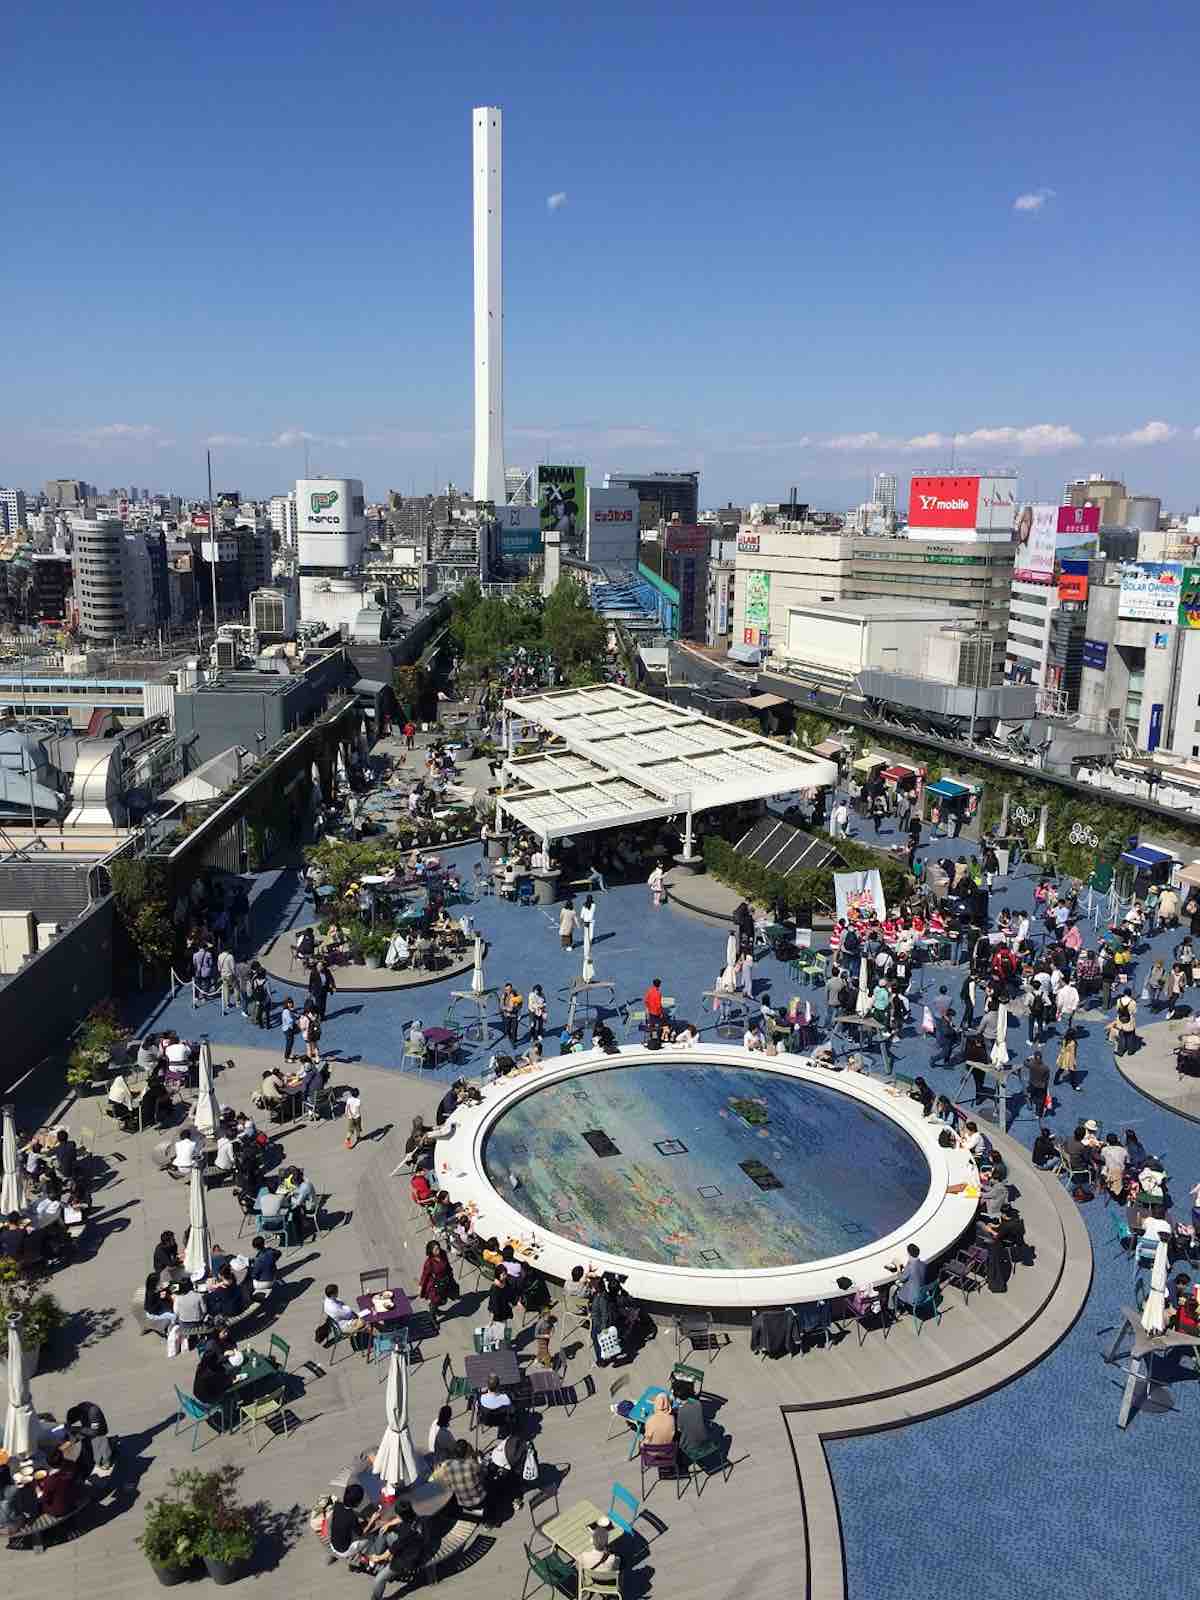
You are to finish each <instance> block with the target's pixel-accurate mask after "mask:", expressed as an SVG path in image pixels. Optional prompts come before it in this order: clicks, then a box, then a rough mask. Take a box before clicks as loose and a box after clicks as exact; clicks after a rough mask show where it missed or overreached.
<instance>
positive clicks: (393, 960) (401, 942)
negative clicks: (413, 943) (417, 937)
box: [383, 928, 412, 971]
mask: <svg viewBox="0 0 1200 1600" xmlns="http://www.w3.org/2000/svg"><path fill="white" fill-rule="evenodd" d="M411 954H412V952H411V950H410V949H409V944H408V940H407V939H406V938H405V937H404V934H403V933H402V932H401V931H400V929H399V928H397V929H396V931H395V933H393V934H392V937H391V939H390V940H389V941H388V947H387V950H386V951H385V953H384V957H383V964H384V966H385V967H388V968H389V969H391V970H393V971H394V970H395V969H396V968H397V967H406V966H407V965H408V962H409V957H410V955H411Z"/></svg>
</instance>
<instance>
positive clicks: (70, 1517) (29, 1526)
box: [8, 1485, 92, 1555]
mask: <svg viewBox="0 0 1200 1600" xmlns="http://www.w3.org/2000/svg"><path fill="white" fill-rule="evenodd" d="M91 1504H92V1495H91V1490H90V1489H88V1488H87V1487H86V1485H85V1487H84V1488H83V1490H82V1491H81V1492H80V1496H79V1499H78V1501H77V1502H76V1503H75V1505H73V1506H72V1507H71V1509H70V1511H68V1512H67V1513H66V1515H65V1516H62V1517H51V1516H40V1517H35V1518H34V1519H33V1521H32V1522H29V1523H26V1525H25V1526H24V1527H23V1528H18V1529H17V1530H16V1531H15V1532H12V1533H10V1534H9V1536H8V1548H9V1549H10V1550H16V1549H18V1548H19V1547H20V1541H21V1540H22V1539H28V1540H30V1541H31V1543H32V1546H33V1548H34V1549H35V1550H36V1551H37V1552H38V1554H39V1555H41V1554H42V1553H43V1552H44V1550H45V1548H46V1535H47V1534H49V1533H55V1532H57V1530H58V1529H59V1528H65V1527H67V1526H68V1525H69V1524H70V1523H72V1522H74V1521H75V1520H76V1518H77V1517H78V1516H79V1515H80V1513H81V1512H83V1511H86V1510H87V1508H88V1507H89V1506H90V1505H91Z"/></svg>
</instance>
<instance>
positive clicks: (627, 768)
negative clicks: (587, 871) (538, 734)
mask: <svg viewBox="0 0 1200 1600" xmlns="http://www.w3.org/2000/svg"><path fill="white" fill-rule="evenodd" d="M504 711H505V723H506V746H505V748H506V749H507V750H508V751H509V759H508V760H507V761H506V762H505V764H504V770H505V789H504V792H502V794H501V795H500V800H499V806H498V811H499V812H500V813H501V814H503V813H507V814H508V815H509V816H511V817H514V818H515V819H516V820H517V821H518V822H520V823H521V824H522V826H524V827H526V828H528V829H529V830H530V831H531V832H533V833H535V834H537V835H539V837H541V838H552V839H558V838H562V837H563V836H564V835H566V834H576V833H587V832H591V831H595V830H598V829H601V828H613V827H620V826H622V825H624V824H628V823H631V822H644V821H648V820H650V819H652V818H655V817H670V816H677V815H679V814H681V813H683V814H686V816H687V817H688V819H689V833H690V819H691V817H692V816H693V815H694V814H695V813H696V812H698V811H708V810H712V809H713V808H714V807H717V806H726V805H733V804H736V803H737V802H739V801H743V800H766V799H769V798H771V796H773V795H779V794H789V793H791V792H792V791H793V790H796V789H815V788H823V787H827V786H831V785H832V784H834V783H835V782H836V781H837V765H836V763H835V762H832V761H827V760H825V759H824V758H822V757H820V756H815V755H813V754H811V753H810V752H809V751H806V750H794V749H792V748H791V746H789V745H785V744H780V743H779V742H778V741H777V740H774V739H765V738H763V737H762V736H761V735H759V734H756V733H747V732H746V731H744V730H743V729H740V728H734V727H731V726H730V725H729V724H728V723H724V722H718V721H717V720H716V719H715V718H713V717H705V716H701V715H700V714H699V713H697V712H694V711H690V710H688V709H687V708H685V707H682V706H674V705H671V704H669V703H668V702H667V701H665V700H656V699H654V698H653V697H652V696H651V695H646V694H640V693H638V691H637V690H635V689H622V688H618V687H617V686H615V685H612V684H604V685H599V686H597V687H594V688H590V689H562V690H557V691H553V692H551V693H543V694H535V695H529V696H527V697H526V698H523V699H512V700H506V701H505V702H504ZM514 721H516V722H520V723H529V724H531V725H532V726H535V727H537V728H538V729H540V730H541V731H542V732H543V733H546V734H549V735H551V736H552V738H553V739H554V740H556V741H558V742H557V743H556V744H555V746H554V747H552V748H551V749H550V750H548V751H545V752H543V753H541V754H539V755H533V756H526V757H518V758H515V759H514V758H513V757H512V754H511V752H512V730H513V723H514Z"/></svg>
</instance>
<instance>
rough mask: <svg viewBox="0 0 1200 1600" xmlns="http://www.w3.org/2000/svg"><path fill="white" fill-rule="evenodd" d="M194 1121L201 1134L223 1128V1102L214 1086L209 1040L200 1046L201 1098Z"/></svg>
mask: <svg viewBox="0 0 1200 1600" xmlns="http://www.w3.org/2000/svg"><path fill="white" fill-rule="evenodd" d="M194 1121H195V1124H196V1127H197V1128H198V1129H199V1130H200V1132H201V1133H215V1132H216V1131H217V1129H218V1128H219V1127H220V1126H221V1102H220V1101H219V1100H218V1099H217V1091H216V1088H215V1086H214V1084H213V1062H212V1046H211V1045H210V1044H209V1042H208V1040H207V1039H205V1040H203V1041H202V1043H201V1045H200V1096H199V1099H198V1100H197V1101H196V1115H195V1118H194Z"/></svg>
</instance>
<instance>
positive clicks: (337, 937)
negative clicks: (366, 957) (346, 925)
mask: <svg viewBox="0 0 1200 1600" xmlns="http://www.w3.org/2000/svg"><path fill="white" fill-rule="evenodd" d="M349 948H350V946H349V941H348V940H347V938H346V935H345V934H344V933H343V932H342V930H341V928H340V927H339V926H338V924H337V923H336V922H330V924H329V926H328V927H327V928H326V930H325V932H324V933H323V934H322V935H321V937H320V939H319V940H318V941H317V949H318V951H319V953H320V954H321V955H323V956H332V955H344V954H345V952H346V951H347V950H348V949H349Z"/></svg>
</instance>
